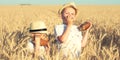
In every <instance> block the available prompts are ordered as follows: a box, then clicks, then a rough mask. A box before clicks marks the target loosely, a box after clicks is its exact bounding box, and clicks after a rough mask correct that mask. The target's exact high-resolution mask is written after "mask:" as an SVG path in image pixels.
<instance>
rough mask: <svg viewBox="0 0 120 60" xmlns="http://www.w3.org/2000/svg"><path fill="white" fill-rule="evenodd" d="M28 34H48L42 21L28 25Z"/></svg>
mask: <svg viewBox="0 0 120 60" xmlns="http://www.w3.org/2000/svg"><path fill="white" fill-rule="evenodd" d="M29 32H30V33H48V32H47V27H46V25H45V23H44V22H43V21H35V22H32V23H31V24H30V30H29Z"/></svg>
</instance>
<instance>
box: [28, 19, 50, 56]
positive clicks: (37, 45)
mask: <svg viewBox="0 0 120 60" xmlns="http://www.w3.org/2000/svg"><path fill="white" fill-rule="evenodd" d="M29 32H30V33H31V40H30V41H29V42H28V49H29V50H30V52H34V55H35V56H40V55H44V54H46V53H47V54H49V50H50V46H49V43H48V36H47V33H48V32H47V27H46V25H45V24H44V22H42V21H35V22H33V23H31V24H30V30H29Z"/></svg>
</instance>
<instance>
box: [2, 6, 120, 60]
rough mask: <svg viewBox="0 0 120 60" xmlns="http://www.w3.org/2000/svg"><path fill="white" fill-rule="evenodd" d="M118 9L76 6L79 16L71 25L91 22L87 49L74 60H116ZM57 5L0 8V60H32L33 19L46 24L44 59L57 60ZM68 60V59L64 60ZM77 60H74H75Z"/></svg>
mask: <svg viewBox="0 0 120 60" xmlns="http://www.w3.org/2000/svg"><path fill="white" fill-rule="evenodd" d="M119 7H120V6H82V5H80V6H78V9H79V15H78V16H77V20H76V21H75V22H74V24H76V25H79V24H80V23H82V22H85V21H91V22H92V23H93V27H92V28H91V30H90V34H89V39H88V43H87V46H86V47H85V48H83V49H82V53H81V56H80V58H79V59H78V60H119V59H120V57H119V56H120V55H119V54H120V47H119V45H120V24H119V21H120V17H119V16H120V12H119V11H120V8H119ZM59 8H60V6H33V5H30V6H24V5H22V6H20V5H18V6H0V28H1V29H0V60H2V59H3V60H16V59H17V60H34V59H36V58H33V57H32V54H30V53H29V52H27V48H26V44H27V41H28V40H29V31H28V30H29V24H30V23H31V22H33V21H35V20H42V21H44V22H46V25H47V27H48V31H49V36H50V44H51V56H45V59H46V60H61V59H62V57H61V56H60V54H59V53H57V50H56V48H55V46H56V45H55V44H54V42H53V41H54V40H55V38H54V26H55V25H57V24H61V23H62V21H61V19H60V18H59V16H58V14H57V11H58V9H59ZM67 60H69V58H67ZM75 60H77V59H75Z"/></svg>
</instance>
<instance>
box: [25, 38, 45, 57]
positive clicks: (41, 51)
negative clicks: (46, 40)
mask: <svg viewBox="0 0 120 60" xmlns="http://www.w3.org/2000/svg"><path fill="white" fill-rule="evenodd" d="M27 48H28V51H29V52H31V53H33V52H34V49H35V46H34V44H33V42H32V39H30V40H29V41H28V43H27ZM39 50H40V54H41V55H42V54H44V53H45V47H44V46H39Z"/></svg>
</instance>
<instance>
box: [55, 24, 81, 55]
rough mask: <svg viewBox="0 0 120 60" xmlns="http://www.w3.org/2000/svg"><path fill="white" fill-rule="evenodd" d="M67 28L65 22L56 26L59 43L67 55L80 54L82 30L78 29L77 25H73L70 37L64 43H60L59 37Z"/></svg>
mask: <svg viewBox="0 0 120 60" xmlns="http://www.w3.org/2000/svg"><path fill="white" fill-rule="evenodd" d="M65 29H66V25H64V24H62V25H56V26H55V31H54V32H55V36H56V40H57V42H58V45H59V46H60V50H61V51H62V52H63V53H64V55H65V56H67V55H68V53H69V54H71V55H73V56H79V54H80V51H81V40H82V33H81V31H79V30H78V29H77V26H75V25H72V28H71V29H70V34H69V36H68V39H67V40H66V41H65V42H63V43H60V41H59V40H58V39H57V37H58V36H60V35H62V34H63V32H64V30H65Z"/></svg>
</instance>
